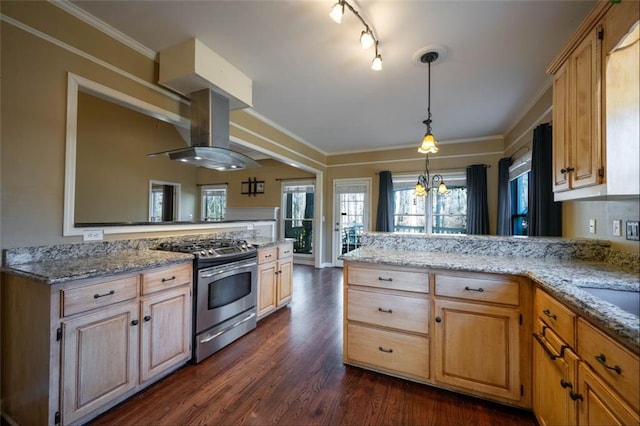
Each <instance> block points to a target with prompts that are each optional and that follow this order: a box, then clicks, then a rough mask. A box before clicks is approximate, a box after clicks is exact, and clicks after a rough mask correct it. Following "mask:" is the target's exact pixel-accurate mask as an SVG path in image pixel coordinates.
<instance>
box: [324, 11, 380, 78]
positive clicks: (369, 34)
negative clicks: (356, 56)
mask: <svg viewBox="0 0 640 426" xmlns="http://www.w3.org/2000/svg"><path fill="white" fill-rule="evenodd" d="M345 7H346V8H347V9H349V10H350V11H351V12H352V13H353V14H354V15H356V17H357V18H358V19H359V20H360V22H362V25H364V30H363V31H362V33H360V45H361V46H362V48H363V49H368V48H370V47H371V46H375V47H376V52H375V56H374V58H373V61H371V69H372V70H374V71H380V70H381V69H382V56H381V55H380V52H378V39H377V38H376V36H375V35H374V34H373V30H372V29H371V26H370V25H369V24H368V23H367V22H366V21H365V20H364V18H363V17H362V16H361V15H360V13H358V11H357V10H355V9H354V8H353V6H351V5H350V4H349V3H347V1H346V0H338V2H337V3H336V4H334V5H333V6H332V7H331V12H329V17H331V19H332V20H333V22H335V23H336V24H339V23H341V22H342V17H343V16H344V9H345Z"/></svg>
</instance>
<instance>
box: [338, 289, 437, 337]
mask: <svg viewBox="0 0 640 426" xmlns="http://www.w3.org/2000/svg"><path fill="white" fill-rule="evenodd" d="M348 297H349V300H348V310H347V312H348V314H347V316H348V319H349V320H352V321H360V322H366V323H369V324H375V325H380V326H383V327H390V328H397V329H400V330H407V331H413V332H416V333H424V334H428V333H429V300H427V299H423V298H418V297H403V296H397V295H392V294H384V293H373V292H368V291H360V290H352V289H350V290H349V292H348Z"/></svg>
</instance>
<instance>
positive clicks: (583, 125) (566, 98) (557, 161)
mask: <svg viewBox="0 0 640 426" xmlns="http://www.w3.org/2000/svg"><path fill="white" fill-rule="evenodd" d="M638 15H639V8H638V3H637V1H623V2H621V3H620V4H613V2H605V1H601V2H598V3H597V4H596V6H595V7H594V8H593V10H592V11H591V13H590V14H589V15H588V16H587V18H585V20H584V21H583V23H582V24H581V25H580V27H579V28H578V30H577V31H576V33H575V34H574V35H573V36H572V38H571V39H570V40H569V42H568V43H567V45H566V46H565V48H564V49H563V50H562V51H561V52H560V53H559V54H558V55H557V56H556V58H555V59H554V61H553V62H552V63H551V65H549V67H548V69H547V73H549V74H551V75H552V78H553V191H554V193H555V200H556V201H565V200H574V199H589V198H594V199H598V198H600V199H602V198H604V197H607V196H637V195H638V194H639V193H640V190H639V189H638V185H636V184H635V182H636V181H638V180H640V178H639V177H640V172H639V169H640V168H639V166H638V162H637V161H636V162H629V161H628V158H629V156H631V157H637V153H638V137H639V136H638V121H640V98H639V94H638V78H637V72H636V73H633V71H628V70H632V69H635V70H637V69H638V61H639V57H638V52H639V50H638V48H637V43H638V42H637V34H636V35H633V34H629V35H630V37H632V38H635V40H636V41H635V43H636V46H635V48H632V49H622V50H624V51H625V53H624V54H618V53H616V50H617V49H618V45H619V44H621V40H622V39H623V38H624V37H625V36H627V33H628V32H629V31H630V30H631V29H632V28H633V27H634V25H635V23H636V22H637V21H638ZM621 61H624V62H623V63H621ZM618 69H621V70H622V71H618ZM625 70H627V71H625ZM633 153H635V154H636V155H635V156H634V155H633ZM607 163H608V165H609V167H607ZM627 163H629V164H628V165H627ZM622 164H624V165H622ZM629 182H634V183H632V184H631V187H630V186H629Z"/></svg>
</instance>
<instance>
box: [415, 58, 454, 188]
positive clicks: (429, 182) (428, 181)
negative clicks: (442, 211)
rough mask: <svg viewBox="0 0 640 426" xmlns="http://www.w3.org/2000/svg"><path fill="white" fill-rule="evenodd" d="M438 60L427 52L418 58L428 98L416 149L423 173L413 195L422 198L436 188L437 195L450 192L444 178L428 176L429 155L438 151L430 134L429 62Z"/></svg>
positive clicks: (434, 139)
mask: <svg viewBox="0 0 640 426" xmlns="http://www.w3.org/2000/svg"><path fill="white" fill-rule="evenodd" d="M436 59H438V52H433V51H430V52H427V53H425V54H423V55H422V56H421V57H420V62H422V63H423V64H427V65H428V68H427V86H428V87H427V90H428V98H427V119H426V120H424V121H423V123H424V124H425V126H427V132H426V133H425V134H424V138H423V139H422V144H421V145H420V147H419V148H418V152H419V153H421V154H425V159H424V172H423V173H422V174H421V175H420V176H418V183H416V192H415V194H416V195H417V196H418V197H424V196H425V195H427V194H428V193H429V191H431V190H432V189H433V188H435V187H436V185H437V186H438V194H448V193H450V192H451V191H450V190H449V189H447V185H446V184H445V183H444V178H443V177H442V175H439V174H436V175H433V177H432V178H431V177H430V175H429V154H435V153H436V152H438V151H439V150H440V147H439V145H438V141H437V140H436V138H434V137H433V134H432V133H431V62H433V61H435V60H436Z"/></svg>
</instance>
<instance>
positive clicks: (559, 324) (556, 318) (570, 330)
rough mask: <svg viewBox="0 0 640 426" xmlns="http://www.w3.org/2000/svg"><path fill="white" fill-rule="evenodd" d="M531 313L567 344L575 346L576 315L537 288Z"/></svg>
mask: <svg viewBox="0 0 640 426" xmlns="http://www.w3.org/2000/svg"><path fill="white" fill-rule="evenodd" d="M533 315H534V318H540V319H542V321H544V322H545V323H546V324H547V325H548V326H550V327H551V328H552V329H553V331H554V332H555V333H556V334H558V335H559V336H560V338H561V339H562V340H564V341H565V342H566V343H567V344H568V345H569V346H571V347H572V348H575V347H576V346H575V345H576V339H575V336H576V333H575V319H576V315H575V314H574V313H573V312H571V311H570V310H569V309H567V308H566V307H564V305H562V304H561V303H560V302H558V301H556V300H555V299H554V298H553V297H551V296H549V295H548V294H547V293H545V292H544V291H542V290H540V289H539V288H536V292H535V296H534V303H533Z"/></svg>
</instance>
